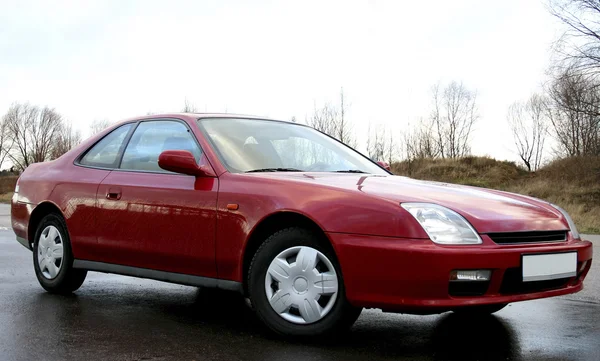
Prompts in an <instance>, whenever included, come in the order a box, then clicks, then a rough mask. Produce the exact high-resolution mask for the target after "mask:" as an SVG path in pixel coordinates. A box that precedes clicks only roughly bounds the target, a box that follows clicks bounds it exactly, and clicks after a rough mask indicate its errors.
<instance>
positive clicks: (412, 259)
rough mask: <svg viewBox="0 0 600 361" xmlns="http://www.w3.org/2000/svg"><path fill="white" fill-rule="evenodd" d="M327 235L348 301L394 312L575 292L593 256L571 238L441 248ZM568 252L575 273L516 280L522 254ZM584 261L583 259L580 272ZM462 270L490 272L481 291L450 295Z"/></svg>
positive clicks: (427, 243) (418, 241)
mask: <svg viewBox="0 0 600 361" xmlns="http://www.w3.org/2000/svg"><path fill="white" fill-rule="evenodd" d="M328 236H329V238H330V239H331V241H332V243H333V246H334V248H335V251H336V254H337V256H338V259H339V262H340V265H341V268H342V274H343V277H344V285H345V288H346V297H347V298H348V300H349V301H350V303H352V304H353V305H355V306H362V307H370V308H381V309H384V310H386V311H395V312H407V313H410V312H413V313H435V312H443V311H447V310H451V309H454V308H458V307H463V306H470V305H484V304H496V303H510V302H517V301H525V300H532V299H536V298H544V297H552V296H559V295H564V294H569V293H575V292H578V291H580V290H582V289H583V279H584V278H585V276H586V275H587V272H588V271H589V269H590V266H591V259H592V244H591V242H588V241H581V240H573V239H569V240H567V242H561V243H544V244H541V243H540V244H527V245H525V244H522V245H510V246H504V245H502V246H500V245H497V244H495V243H494V242H493V241H492V240H491V239H490V238H489V237H487V236H486V235H482V239H483V244H481V245H477V246H440V245H437V244H435V243H433V242H432V241H430V240H428V239H401V238H386V237H375V236H364V235H352V234H341V233H329V234H328ZM569 237H570V236H569ZM567 251H576V252H577V262H578V274H577V276H576V277H572V278H569V279H564V280H562V282H558V283H556V282H553V283H550V284H543V286H544V287H538V288H535V287H533V288H532V287H528V286H531V284H530V285H528V284H527V283H525V284H524V285H525V286H526V287H522V286H523V285H520V284H517V283H516V280H515V278H516V277H515V276H517V277H518V276H519V275H520V269H521V258H522V255H524V254H536V253H559V252H567ZM585 261H587V263H586V264H585V267H584V268H583V269H582V270H581V271H580V267H581V266H582V265H583V262H585ZM465 269H489V270H492V275H491V279H490V281H489V284H488V285H487V287H486V289H485V290H484V292H483V293H482V294H481V295H477V296H455V295H454V296H453V295H451V292H450V289H449V288H450V272H451V271H453V270H465ZM519 282H520V280H519Z"/></svg>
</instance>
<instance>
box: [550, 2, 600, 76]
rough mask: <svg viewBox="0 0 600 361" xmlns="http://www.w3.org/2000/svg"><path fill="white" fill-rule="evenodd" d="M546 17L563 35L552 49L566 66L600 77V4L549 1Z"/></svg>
mask: <svg viewBox="0 0 600 361" xmlns="http://www.w3.org/2000/svg"><path fill="white" fill-rule="evenodd" d="M548 8H549V10H550V13H551V14H552V15H554V16H555V17H556V18H558V19H559V20H560V21H561V22H562V23H563V24H564V25H566V31H565V32H564V34H563V36H562V37H561V38H560V40H559V41H558V43H557V47H556V49H557V50H558V52H559V55H561V56H562V57H563V60H564V62H565V63H566V65H567V66H570V67H574V70H577V71H578V72H580V73H582V74H586V75H588V76H593V77H596V76H597V75H598V74H599V73H600V1H598V0H549V1H548Z"/></svg>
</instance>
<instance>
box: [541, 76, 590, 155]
mask: <svg viewBox="0 0 600 361" xmlns="http://www.w3.org/2000/svg"><path fill="white" fill-rule="evenodd" d="M548 94H549V97H550V100H551V102H550V108H549V113H548V114H549V117H550V121H551V124H552V128H553V132H554V136H555V137H556V140H557V141H558V144H559V149H558V151H559V153H560V154H562V155H565V156H579V155H600V83H598V82H597V81H595V80H594V79H593V78H591V77H589V76H588V75H586V74H584V73H582V72H580V71H579V70H577V69H573V68H567V69H566V70H564V72H562V73H560V74H558V75H557V76H556V77H555V79H554V80H553V82H552V83H551V84H550V86H549V88H548Z"/></svg>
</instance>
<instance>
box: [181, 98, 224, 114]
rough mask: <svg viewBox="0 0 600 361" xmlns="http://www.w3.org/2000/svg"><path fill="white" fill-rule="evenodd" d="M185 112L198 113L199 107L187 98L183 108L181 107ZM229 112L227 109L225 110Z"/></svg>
mask: <svg viewBox="0 0 600 361" xmlns="http://www.w3.org/2000/svg"><path fill="white" fill-rule="evenodd" d="M181 111H182V112H183V113H198V108H197V107H196V105H194V104H193V103H192V102H190V101H189V100H188V99H187V98H185V101H184V103H183V108H182V109H181ZM225 112H226V113H227V111H225Z"/></svg>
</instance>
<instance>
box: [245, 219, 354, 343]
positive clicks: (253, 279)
mask: <svg viewBox="0 0 600 361" xmlns="http://www.w3.org/2000/svg"><path fill="white" fill-rule="evenodd" d="M301 251H302V252H303V253H300V252H301ZM294 254H295V256H294ZM313 256H314V257H313ZM286 257H288V258H286ZM294 257H295V258H294ZM298 257H302V258H301V259H302V260H307V261H306V262H301V261H298ZM313 259H316V261H314V262H311V260H313ZM284 261H285V262H287V265H283V266H280V267H285V270H284V271H281V270H279V272H281V273H278V272H273V271H272V270H273V269H270V267H271V266H272V264H275V263H277V264H276V266H279V265H280V264H283V263H282V262H284ZM300 264H304V266H300ZM312 265H314V266H312ZM276 266H274V267H276ZM288 267H289V268H288ZM303 267H305V268H306V269H305V270H302V268H303ZM282 269H283V268H282ZM283 273H285V274H288V276H289V277H287V278H285V277H284V276H282V274H283ZM274 274H275V275H276V276H275V277H274V276H273V275H274ZM325 277H327V280H325ZM279 279H280V280H281V281H279ZM334 279H337V288H336V287H334V283H335V282H334ZM319 285H320V286H319ZM248 291H249V296H250V300H251V303H252V305H253V307H254V310H255V312H256V315H257V316H258V318H259V319H260V320H261V321H262V322H263V323H264V324H265V325H267V327H269V328H270V329H271V330H273V331H274V332H276V333H277V334H279V335H282V336H287V337H295V338H298V337H301V338H308V337H310V338H318V337H330V336H333V335H338V334H340V333H342V332H344V331H347V330H348V329H349V328H350V327H351V326H352V324H354V322H355V321H356V320H357V319H358V317H359V316H360V313H361V311H362V308H359V307H354V306H352V305H351V304H350V303H349V302H348V300H347V299H346V294H345V288H344V282H343V278H342V272H341V269H340V266H339V264H338V261H337V258H336V257H335V254H334V252H333V250H332V249H331V248H330V247H329V244H326V243H325V242H321V241H320V239H319V237H318V236H316V235H315V234H314V233H312V232H310V231H308V230H306V229H303V228H298V227H291V228H286V229H283V230H280V231H278V232H276V233H275V234H273V235H271V236H270V237H269V238H267V240H266V241H265V242H264V243H263V244H262V245H261V246H260V247H259V249H258V250H257V251H256V253H255V254H254V257H253V259H252V262H251V263H250V268H249V271H248ZM277 292H280V293H279V294H278V293H277ZM286 293H287V296H285V294H286ZM281 294H284V296H283V297H280V295H281ZM278 295H279V296H278ZM276 299H279V300H280V303H278V302H274V304H277V305H278V306H277V307H278V309H279V310H280V311H282V310H286V309H287V310H286V311H282V312H276V311H275V309H274V306H271V302H270V300H271V301H273V300H276ZM317 304H318V305H317ZM299 305H304V306H305V307H304V309H303V310H302V311H301V307H302V306H299ZM308 305H310V307H308V308H307V307H306V306H308Z"/></svg>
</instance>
